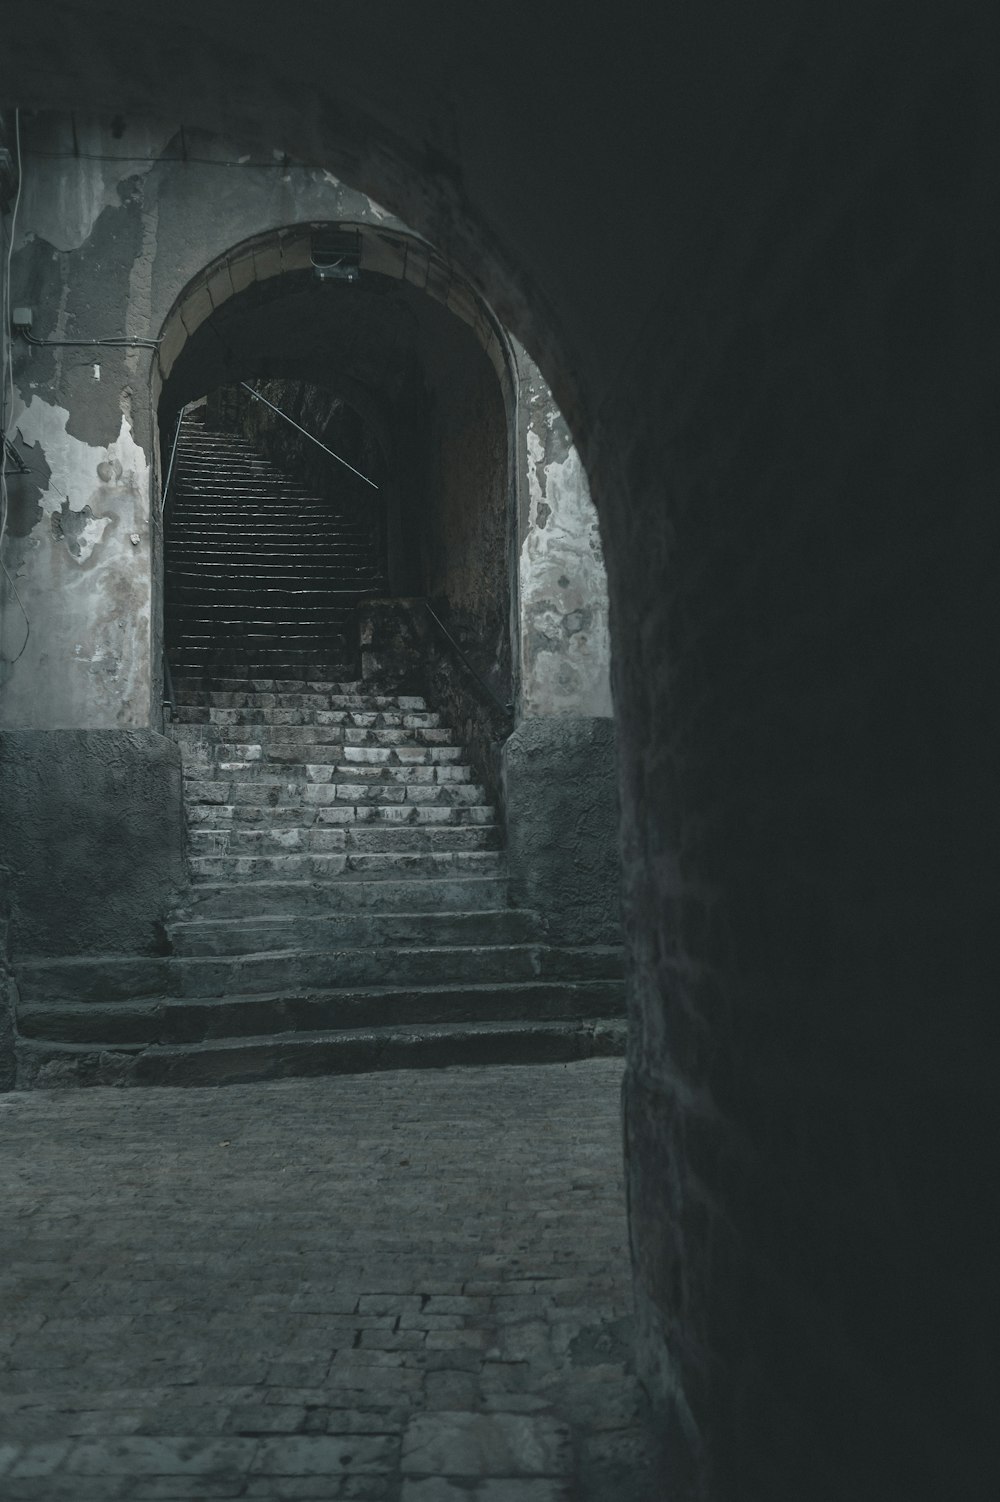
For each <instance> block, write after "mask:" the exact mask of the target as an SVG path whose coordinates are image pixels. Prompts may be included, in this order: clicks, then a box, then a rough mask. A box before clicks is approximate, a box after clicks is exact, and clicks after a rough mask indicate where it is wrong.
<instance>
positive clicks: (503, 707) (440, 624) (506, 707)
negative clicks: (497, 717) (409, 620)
mask: <svg viewBox="0 0 1000 1502" xmlns="http://www.w3.org/2000/svg"><path fill="white" fill-rule="evenodd" d="M423 604H424V609H425V610H426V611H427V614H428V615H429V616H430V618H431V620H432V621H433V622H434V624H435V625H436V626H437V628H438V630H439V631H440V632H441V634H442V636H443V637H444V638H445V640H446V641H447V642H448V643H449V645H450V646H451V647H453V648H454V650H455V652H456V653H457V654H458V656H459V657H460V658H461V660H462V662H463V663H464V665H465V667H466V668H467V669H468V671H469V672H470V673H471V674H472V676H473V678H475V680H476V682H477V683H478V684H479V686H480V688H481V689H482V690H483V692H484V693H486V694H488V695H489V697H490V698H491V699H492V700H493V703H494V704H495V705H496V707H497V709H499V711H500V713H501V714H502V715H506V716H507V717H508V718H510V717H511V716H513V713H514V706H513V704H510V703H507V704H504V703H503V702H502V700H500V699H499V698H498V697H497V695H496V694H495V693H494V692H493V690H492V689H491V688H490V686H489V684H488V683H487V682H486V680H485V678H482V677H481V676H480V675H479V673H477V672H476V669H475V668H474V667H473V666H472V663H471V662H470V661H469V659H468V657H466V655H465V652H464V651H463V650H462V648H461V647H460V646H459V644H458V642H457V641H456V640H455V638H454V637H453V636H452V634H451V632H450V631H449V630H448V627H447V626H446V625H445V623H444V621H443V620H442V619H441V617H440V616H439V615H438V613H437V611H436V610H435V609H434V608H433V606H432V605H431V602H430V601H429V600H424V602H423Z"/></svg>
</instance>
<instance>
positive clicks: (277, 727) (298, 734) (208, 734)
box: [172, 709, 461, 761]
mask: <svg viewBox="0 0 1000 1502" xmlns="http://www.w3.org/2000/svg"><path fill="white" fill-rule="evenodd" d="M327 712H328V713H331V711H327ZM278 713H279V714H280V715H285V716H287V717H288V718H287V722H286V721H285V720H279V721H278V722H277V723H276V724H273V725H251V726H247V725H242V726H241V725H178V724H176V723H175V724H174V725H173V727H172V734H173V736H174V738H175V740H177V741H178V743H179V744H180V745H181V746H182V747H183V748H184V750H185V752H186V753H190V754H191V755H198V756H215V757H217V758H222V759H231V758H232V757H233V756H237V755H243V754H244V749H243V748H246V747H248V746H251V745H253V746H256V747H260V748H262V751H261V754H264V752H265V751H266V750H267V749H268V748H270V747H277V748H281V750H282V754H283V755H284V756H286V757H287V756H288V755H289V754H290V750H291V748H293V747H298V750H299V756H298V758H297V759H298V760H300V761H310V760H312V759H314V758H313V756H312V751H313V748H315V747H319V746H327V747H330V746H333V747H339V748H340V750H341V752H343V751H344V750H345V748H346V747H348V746H372V745H374V746H379V745H382V743H383V741H384V743H385V744H384V745H383V749H389V750H392V749H393V748H394V747H396V746H402V747H403V749H404V750H405V749H406V748H407V747H413V746H438V747H442V746H443V747H444V748H445V749H448V748H449V742H450V741H451V739H452V736H451V731H450V730H435V729H430V730H421V729H419V728H418V729H415V730H402V729H394V728H393V727H392V726H383V727H380V728H378V729H375V730H359V729H357V728H356V727H354V726H351V725H343V724H340V725H338V724H336V723H334V724H320V725H317V724H315V723H312V722H310V719H309V717H308V711H306V712H304V713H301V714H299V713H298V712H297V711H296V710H294V709H285V710H279V711H278ZM301 722H304V723H301ZM248 734H250V735H252V736H253V740H252V741H247V740H234V739H233V737H234V736H246V735H248ZM237 748H240V749H239V750H237ZM450 749H452V750H454V749H458V750H461V747H458V748H455V747H451V748H450Z"/></svg>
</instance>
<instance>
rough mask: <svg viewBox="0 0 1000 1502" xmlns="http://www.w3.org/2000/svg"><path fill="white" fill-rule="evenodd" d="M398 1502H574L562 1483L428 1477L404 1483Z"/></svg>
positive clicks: (511, 1479) (516, 1479)
mask: <svg viewBox="0 0 1000 1502" xmlns="http://www.w3.org/2000/svg"><path fill="white" fill-rule="evenodd" d="M399 1498H400V1502H470V1499H472V1502H574V1498H573V1497H572V1494H571V1492H570V1490H569V1488H568V1486H567V1485H565V1484H564V1483H563V1482H560V1481H548V1480H537V1479H536V1480H531V1481H528V1480H524V1479H518V1478H516V1477H510V1476H508V1477H504V1478H503V1479H502V1480H496V1479H493V1480H487V1481H478V1482H469V1481H448V1480H445V1479H444V1478H443V1477H431V1478H429V1479H428V1480H424V1481H414V1480H410V1479H408V1480H406V1481H404V1482H403V1489H402V1491H401V1492H400V1494H399Z"/></svg>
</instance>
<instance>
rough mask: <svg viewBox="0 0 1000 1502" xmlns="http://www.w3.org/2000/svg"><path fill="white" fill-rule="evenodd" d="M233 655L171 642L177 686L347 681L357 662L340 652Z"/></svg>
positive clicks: (173, 669)
mask: <svg viewBox="0 0 1000 1502" xmlns="http://www.w3.org/2000/svg"><path fill="white" fill-rule="evenodd" d="M232 656H233V654H232V652H225V653H219V652H210V651H207V650H206V649H204V648H198V649H197V650H196V651H194V652H186V651H185V650H184V648H183V647H177V646H171V648H170V653H169V660H170V666H171V670H172V671H174V672H175V674H176V677H177V685H178V687H179V688H183V686H184V685H185V684H189V685H190V686H191V687H197V688H211V687H213V686H214V685H215V684H217V683H220V682H221V683H241V684H244V685H246V684H248V683H288V684H293V683H297V684H298V685H299V686H300V687H301V688H305V687H307V686H309V685H310V684H313V683H320V682H322V683H329V682H331V681H332V682H347V681H348V680H350V679H354V678H356V677H357V665H356V664H352V663H351V662H350V660H349V659H346V658H344V657H343V656H324V657H316V656H311V657H307V658H305V659H304V660H303V659H302V658H296V659H294V660H292V659H289V658H288V657H287V656H285V655H284V654H282V653H280V652H270V653H268V654H267V656H266V658H261V657H259V656H258V657H247V656H246V655H245V654H243V657H242V659H241V660H240V661H239V662H238V663H233V662H232V661H231V659H232ZM359 708H360V706H359Z"/></svg>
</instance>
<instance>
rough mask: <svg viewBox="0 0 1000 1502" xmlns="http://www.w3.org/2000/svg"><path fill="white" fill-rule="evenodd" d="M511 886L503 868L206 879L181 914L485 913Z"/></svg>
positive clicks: (504, 900)
mask: <svg viewBox="0 0 1000 1502" xmlns="http://www.w3.org/2000/svg"><path fill="white" fill-rule="evenodd" d="M508 903H509V885H508V881H507V877H506V874H505V873H504V872H502V871H500V872H494V873H492V874H489V875H475V874H469V873H463V874H461V875H456V874H454V873H448V874H445V875H442V876H418V877H413V878H410V877H404V878H402V879H380V880H377V881H364V880H360V881H340V882H318V881H308V880H288V879H284V880H282V879H280V878H278V879H275V880H269V881H259V882H253V883H247V882H232V881H222V882H205V883H204V884H200V885H198V886H193V887H191V888H190V889H189V891H188V892H187V893H186V895H185V897H184V900H183V903H182V904H181V906H180V907H179V908H178V910H177V912H176V915H175V916H176V918H177V919H178V920H180V919H193V918H205V919H208V918H212V919H222V918H225V919H230V918H232V919H240V920H245V921H247V922H249V923H253V922H256V921H257V919H259V918H262V917H268V916H271V917H289V916H293V917H310V916H316V915H320V914H328V913H426V912H460V913H473V912H475V913H482V912H493V911H495V910H497V909H500V908H506V907H507V906H508Z"/></svg>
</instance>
